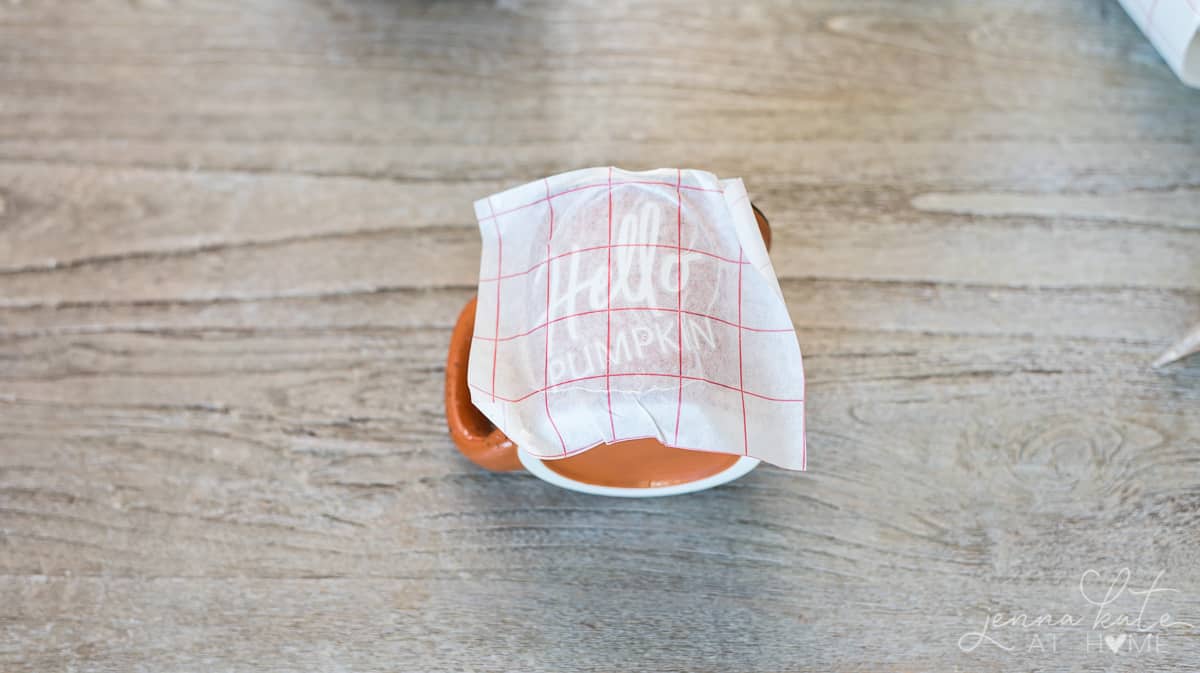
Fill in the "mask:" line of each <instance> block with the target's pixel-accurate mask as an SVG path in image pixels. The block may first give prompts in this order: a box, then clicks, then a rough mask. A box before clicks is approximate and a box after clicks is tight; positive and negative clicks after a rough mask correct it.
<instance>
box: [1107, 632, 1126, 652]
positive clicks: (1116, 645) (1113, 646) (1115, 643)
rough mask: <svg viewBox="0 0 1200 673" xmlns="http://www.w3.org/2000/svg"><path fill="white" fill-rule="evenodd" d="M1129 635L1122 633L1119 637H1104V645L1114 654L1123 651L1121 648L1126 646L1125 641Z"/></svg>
mask: <svg viewBox="0 0 1200 673" xmlns="http://www.w3.org/2000/svg"><path fill="white" fill-rule="evenodd" d="M1128 637H1129V634H1127V633H1122V634H1121V635H1119V636H1104V644H1105V645H1108V649H1110V650H1112V651H1113V654H1116V653H1117V652H1120V651H1121V646H1122V645H1124V644H1125V639H1126V638H1128Z"/></svg>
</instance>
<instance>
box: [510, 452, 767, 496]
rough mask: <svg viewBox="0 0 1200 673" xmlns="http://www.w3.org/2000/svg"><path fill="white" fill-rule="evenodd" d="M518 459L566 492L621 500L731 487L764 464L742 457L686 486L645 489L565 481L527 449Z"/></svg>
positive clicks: (528, 469)
mask: <svg viewBox="0 0 1200 673" xmlns="http://www.w3.org/2000/svg"><path fill="white" fill-rule="evenodd" d="M517 459H518V460H520V461H521V465H522V466H523V467H524V468H525V470H526V471H527V472H529V473H530V474H532V475H533V476H535V477H537V478H538V479H541V480H542V481H545V482H549V483H551V484H554V485H555V486H558V487H561V488H565V489H568V490H571V491H577V492H579V493H588V494H591V495H606V496H612V497H618V498H658V497H662V496H666V495H682V494H684V493H695V492H696V491H703V490H706V489H710V488H713V487H714V486H720V485H721V484H727V483H729V482H731V481H733V480H734V479H737V478H739V477H741V476H743V475H745V474H746V473H748V472H750V471H751V470H753V469H754V468H756V467H758V464H759V463H760V462H761V461H759V460H758V459H757V458H751V457H750V456H738V459H737V461H736V462H734V464H733V465H730V466H729V467H727V468H725V469H724V470H721V471H720V472H717V473H716V474H710V475H708V476H707V477H703V478H700V479H696V480H695V481H687V482H684V483H682V484H670V485H668V486H644V487H625V486H600V485H597V484H589V483H587V482H586V481H579V480H577V479H571V478H570V477H565V476H563V475H561V474H559V473H558V472H555V471H554V470H551V469H550V468H549V467H546V464H545V463H543V462H542V459H541V458H538V457H537V456H534V455H532V454H530V453H528V452H527V451H525V450H524V449H522V448H520V447H517Z"/></svg>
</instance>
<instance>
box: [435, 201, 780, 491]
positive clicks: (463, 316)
mask: <svg viewBox="0 0 1200 673" xmlns="http://www.w3.org/2000/svg"><path fill="white" fill-rule="evenodd" d="M751 208H753V210H754V217H755V219H756V220H757V221H758V230H759V233H761V234H762V237H763V243H765V244H766V247H767V249H768V250H770V248H771V225H770V223H769V222H767V218H766V217H765V216H764V215H763V214H762V212H761V211H760V210H759V209H758V208H757V207H754V206H753V205H751ZM475 303H476V298H475V297H472V298H471V300H470V301H468V302H467V304H466V306H464V307H463V309H462V311H461V312H460V313H459V315H458V322H457V323H456V324H455V325H454V331H453V333H452V334H451V336H450V353H449V356H448V358H447V360H446V422H447V424H448V425H449V426H450V437H451V438H452V439H453V440H454V444H455V445H456V446H457V447H458V450H459V451H461V452H462V454H463V455H464V456H466V457H467V458H468V459H469V460H470V461H471V462H473V463H475V464H476V465H478V466H480V467H482V468H485V469H488V470H492V471H494V472H511V471H517V470H522V469H523V470H526V471H528V472H529V473H531V474H533V475H534V476H536V477H538V478H540V479H543V480H545V481H548V482H550V483H552V484H555V485H557V486H561V487H563V488H567V489H571V490H574V491H581V492H583V493H592V494H595V495H610V496H623V497H632V498H644V497H654V496H662V495H676V494H680V493H691V492H693V491H701V490H704V489H706V488H712V487H713V486H719V485H721V484H724V483H727V482H730V481H733V480H734V479H737V478H738V477H740V476H742V475H744V474H746V473H747V472H749V471H750V470H753V469H754V468H755V467H757V466H758V462H759V461H758V460H757V459H754V458H750V457H747V456H737V455H733V454H727V453H709V452H704V451H691V450H687V449H677V448H673V447H670V446H665V445H664V444H662V443H661V442H659V441H657V440H654V439H631V440H625V441H620V442H615V443H612V444H600V445H599V446H596V447H594V448H592V449H589V450H587V451H584V452H582V453H578V454H575V455H573V456H569V457H567V458H558V459H555V460H542V459H540V458H537V457H535V456H533V455H532V454H530V453H528V452H526V451H522V450H521V449H520V447H518V446H517V445H516V444H514V443H513V442H512V441H511V440H510V439H509V438H508V437H507V436H505V434H504V433H503V432H502V431H501V430H500V429H499V428H497V427H496V426H495V425H493V424H492V422H491V421H490V420H488V418H487V417H486V416H484V415H483V413H482V412H481V411H479V409H477V408H476V407H475V405H474V404H472V403H471V391H470V388H469V387H468V386H467V362H468V359H469V357H470V353H471V340H472V336H473V335H474V333H475Z"/></svg>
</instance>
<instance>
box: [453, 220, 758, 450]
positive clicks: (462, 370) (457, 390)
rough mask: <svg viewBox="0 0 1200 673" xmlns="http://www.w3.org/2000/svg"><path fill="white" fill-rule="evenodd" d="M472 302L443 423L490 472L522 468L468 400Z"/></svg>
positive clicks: (460, 329)
mask: <svg viewBox="0 0 1200 673" xmlns="http://www.w3.org/2000/svg"><path fill="white" fill-rule="evenodd" d="M750 207H751V208H753V209H754V219H755V220H757V222H758V231H759V233H760V234H762V237H763V243H765V244H766V246H767V250H770V249H771V224H770V223H769V222H768V221H767V218H766V216H765V215H763V214H762V211H760V210H759V209H758V207H756V206H755V205H754V204H750ZM475 303H476V297H471V300H470V301H468V302H467V305H466V306H464V307H463V309H462V312H461V313H459V314H458V322H456V323H455V324H454V331H453V332H452V333H451V335H450V354H449V356H448V357H447V359H446V424H447V425H449V426H450V438H451V439H453V440H454V444H455V445H456V446H458V450H459V451H461V452H462V454H463V455H464V456H466V457H467V458H468V459H469V460H470V461H471V462H472V463H475V464H476V465H478V466H480V467H482V468H484V469H487V470H491V471H493V472H512V471H516V470H522V469H524V468H523V467H522V465H521V461H520V459H518V458H517V445H516V444H513V443H512V440H510V439H509V438H508V437H507V436H506V435H505V434H504V433H503V432H501V430H500V428H497V427H496V426H494V425H492V422H491V421H489V420H488V418H487V416H484V415H483V412H481V411H479V409H477V408H475V405H474V404H472V403H471V390H470V388H469V387H468V386H467V359H468V357H469V356H470V354H471V341H472V338H473V337H474V334H475Z"/></svg>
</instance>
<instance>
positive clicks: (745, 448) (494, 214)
mask: <svg viewBox="0 0 1200 673" xmlns="http://www.w3.org/2000/svg"><path fill="white" fill-rule="evenodd" d="M543 183H544V185H545V189H546V196H545V197H543V198H540V199H537V200H535V201H531V202H529V203H525V204H522V205H520V206H517V207H515V208H509V209H507V210H502V211H496V210H495V209H494V208H493V207H492V202H491V199H490V198H489V199H488V208H489V211H490V214H489V215H488V216H487V217H484V218H481V221H486V220H492V222H493V225H494V227H495V231H496V242H497V266H496V275H495V276H492V277H488V278H481V279H480V283H481V284H483V283H487V282H495V283H496V318H495V322H494V329H493V332H492V336H490V337H489V336H482V335H478V334H476V335H473V339H475V340H479V341H487V342H491V343H492V381H491V389H490V390H484V389H482V388H481V387H480V386H478V385H476V384H475V383H469V385H470V386H471V388H472V389H475V390H478V391H480V392H483V393H486V394H488V395H490V396H491V398H492V400H493V401H496V400H500V401H503V402H507V403H520V402H523V401H525V400H527V399H529V398H530V397H533V396H535V395H538V394H541V395H543V405H544V409H545V412H546V417H547V420H548V421H549V422H550V425H551V427H553V429H554V432H555V434H556V435H557V437H558V441H559V444H560V446H561V447H562V453H561V454H560V455H562V456H566V455H571V454H574V453H576V452H578V451H580V450H582V449H575V450H569V449H568V448H567V445H566V442H565V440H564V439H563V436H562V433H561V432H560V431H559V429H558V425H557V424H556V423H555V421H554V417H553V415H552V414H551V411H550V399H549V392H550V391H551V390H554V389H556V388H561V387H563V386H568V385H571V384H575V383H581V382H585V381H599V380H600V379H603V380H604V384H605V397H606V402H607V410H608V416H609V431H610V437H609V441H611V442H616V441H623V440H625V439H634V438H618V437H617V433H616V424H615V417H614V414H613V407H612V379H613V378H623V377H632V376H644V377H659V378H672V379H677V380H678V381H679V390H678V395H677V400H676V416H675V430H674V442H673V445H675V446H678V441H679V424H680V415H681V412H682V407H683V384H684V382H685V381H695V382H700V383H706V384H709V385H713V386H717V387H720V388H723V389H726V390H730V391H732V392H736V393H738V394H739V396H740V398H741V411H742V451H741V453H742V454H743V455H749V423H748V418H747V411H746V396H750V397H754V398H758V399H762V400H767V401H770V402H799V403H803V402H804V398H803V397H800V398H783V397H774V396H771V395H765V394H762V393H759V392H756V391H752V390H747V389H746V386H745V374H744V366H743V344H742V333H743V332H760V333H791V332H793V331H794V329H793V327H791V326H788V327H755V326H750V325H745V324H743V322H742V289H743V273H744V269H745V266H746V265H747V264H749V263H750V262H748V261H747V260H746V258H745V251H744V250H743V249H742V247H741V245H740V244H739V246H738V258H737V259H733V258H730V257H726V256H722V255H718V254H716V253H713V252H711V251H707V250H699V249H695V248H686V247H684V246H683V198H682V193H683V191H685V190H691V191H698V192H711V193H717V194H723V193H724V192H723V190H720V189H709V188H704V187H696V186H690V185H684V184H683V179H682V171H679V170H677V171H676V180H675V182H663V181H653V180H627V181H614V180H613V179H612V169H611V168H610V169H609V174H608V181H607V182H603V183H596V184H589V185H582V186H578V187H572V188H569V189H566V190H564V191H562V192H558V193H555V194H551V193H550V184H549V181H548V180H543ZM629 184H637V185H655V186H666V187H673V188H674V189H675V193H676V244H675V245H667V244H660V243H613V231H612V224H613V195H612V188H613V187H614V186H619V185H629ZM601 187H605V188H607V189H608V213H607V244H606V245H597V246H591V247H587V248H579V249H575V250H569V251H566V252H563V253H559V254H557V255H555V254H552V249H551V239H552V238H553V236H554V224H555V222H554V203H553V201H554V199H556V198H558V197H560V196H564V195H567V194H572V193H575V192H579V191H581V190H585V189H597V188H601ZM742 198H745V197H744V196H743V197H742ZM739 200H740V199H739ZM540 203H545V204H547V207H548V217H549V235H548V237H547V242H546V257H545V259H543V260H542V261H540V262H537V263H535V264H534V265H533V266H531V267H530V268H528V269H524V270H522V271H518V272H514V273H508V274H505V273H504V270H503V266H502V264H503V248H502V247H501V227H500V218H501V217H503V216H504V215H508V214H511V213H514V212H517V211H519V210H522V209H524V208H529V207H532V206H535V205H537V204H540ZM631 247H641V248H660V249H671V250H674V251H675V254H676V272H677V276H676V288H677V291H676V306H675V307H673V308H672V307H657V306H619V307H614V306H612V251H613V249H614V248H631ZM600 250H604V251H605V252H606V255H607V267H608V268H607V270H606V271H607V272H606V290H607V291H606V305H605V307H604V308H602V309H596V310H590V311H580V312H576V313H571V314H568V315H563V316H559V317H557V318H550V307H551V305H552V297H551V279H550V273H551V269H552V262H553V261H556V260H559V259H563V258H565V257H568V256H570V255H574V254H579V253H583V252H589V251H600ZM685 252H686V253H689V254H699V255H703V256H706V257H709V258H712V259H714V260H716V261H718V262H722V263H725V264H732V265H736V266H737V268H738V283H737V293H738V307H737V322H730V321H729V320H725V319H722V318H719V317H717V316H713V315H708V314H705V313H701V312H697V311H690V310H686V309H684V308H683V306H684V303H683V283H682V263H681V262H682V256H683V253H685ZM542 266H545V267H546V318H547V319H546V320H545V321H544V322H542V323H541V324H539V325H535V326H533V327H531V328H529V329H527V330H525V331H522V332H518V333H516V334H511V335H508V336H500V334H499V332H500V294H501V291H500V290H501V281H503V280H506V279H510V278H516V277H519V276H524V275H527V274H529V273H532V272H534V271H536V270H537V269H539V268H541V267H542ZM614 311H651V312H653V311H658V312H667V313H675V314H676V316H677V319H676V329H677V331H678V339H679V343H678V349H679V365H678V367H679V369H678V373H674V374H672V373H661V372H617V373H614V372H613V371H612V361H611V359H612V313H613V312H614ZM599 313H604V314H605V333H606V335H605V371H604V373H603V374H595V375H592V376H582V377H577V378H572V379H568V380H565V381H559V382H557V383H553V384H551V383H550V379H549V369H550V366H549V360H550V329H549V328H550V326H551V325H553V324H555V323H559V322H563V321H566V320H570V319H572V318H578V317H582V316H587V315H595V314H599ZM684 315H689V316H694V317H697V318H703V319H706V320H712V321H715V322H718V323H721V324H724V325H727V326H730V327H734V328H736V329H737V330H738V385H736V386H734V385H730V384H729V383H722V382H720V381H715V380H713V379H709V378H705V377H700V376H689V375H686V374H684V372H683V362H684V354H683V345H684V343H683V316H684ZM542 329H544V330H545V331H546V333H545V335H544V339H545V341H544V345H545V353H544V360H543V375H542V387H541V388H538V389H536V390H532V391H529V392H528V393H525V394H523V395H521V396H519V397H505V396H502V395H499V394H497V392H496V359H497V354H498V352H499V343H500V342H505V341H512V340H515V339H520V338H522V337H526V336H530V335H532V334H534V333H535V332H537V331H538V330H542ZM680 448H687V447H680ZM804 453H807V451H806V450H805V451H804Z"/></svg>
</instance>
